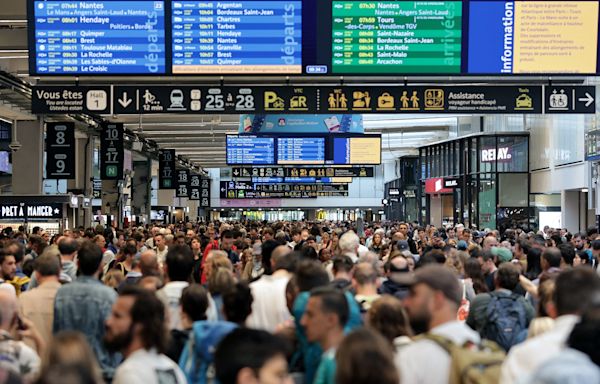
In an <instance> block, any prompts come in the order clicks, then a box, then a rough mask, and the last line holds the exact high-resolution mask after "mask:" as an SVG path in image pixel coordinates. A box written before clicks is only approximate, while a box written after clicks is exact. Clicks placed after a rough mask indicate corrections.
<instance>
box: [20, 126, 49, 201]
mask: <svg viewBox="0 0 600 384" xmlns="http://www.w3.org/2000/svg"><path fill="white" fill-rule="evenodd" d="M15 124H16V125H17V126H16V129H15V132H17V136H16V141H19V142H20V143H21V148H19V149H18V150H17V151H16V152H14V153H13V155H12V166H13V176H12V191H13V194H15V195H41V194H42V186H43V184H42V183H43V180H42V179H43V176H44V173H43V169H44V168H43V167H44V123H43V122H42V120H41V119H38V120H35V121H17V122H15ZM14 139H15V138H13V140H14Z"/></svg>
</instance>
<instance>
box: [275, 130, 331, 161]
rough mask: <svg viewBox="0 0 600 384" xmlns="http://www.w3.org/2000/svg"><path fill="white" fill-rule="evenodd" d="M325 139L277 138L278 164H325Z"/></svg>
mask: <svg viewBox="0 0 600 384" xmlns="http://www.w3.org/2000/svg"><path fill="white" fill-rule="evenodd" d="M324 163H325V138H323V137H290V138H288V137H281V138H277V164H324Z"/></svg>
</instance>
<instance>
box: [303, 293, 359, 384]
mask: <svg viewBox="0 0 600 384" xmlns="http://www.w3.org/2000/svg"><path fill="white" fill-rule="evenodd" d="M344 295H346V299H347V300H348V306H349V308H350V316H349V317H348V322H347V323H346V326H345V327H344V332H345V333H348V332H350V331H352V330H353V329H354V328H357V327H360V326H361V325H362V317H361V316H360V307H359V306H358V303H357V302H356V300H355V299H354V296H352V294H351V293H350V292H344ZM309 297H310V292H301V293H300V294H299V295H298V297H296V300H295V301H294V307H293V309H292V312H293V315H294V322H295V324H296V337H297V339H298V350H297V351H296V353H295V354H294V356H293V357H292V359H293V360H294V361H298V360H299V359H302V361H303V362H304V370H305V373H304V383H306V384H313V380H314V379H315V375H316V373H317V368H318V367H319V364H320V363H321V355H322V354H323V350H322V349H321V346H320V345H319V344H317V343H310V342H308V340H307V339H306V332H305V331H304V327H302V326H301V325H300V319H302V315H304V311H306V304H308V298H309ZM294 361H293V362H292V365H293V364H294Z"/></svg>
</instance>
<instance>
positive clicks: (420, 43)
mask: <svg viewBox="0 0 600 384" xmlns="http://www.w3.org/2000/svg"><path fill="white" fill-rule="evenodd" d="M332 7H333V11H332V15H331V16H332V28H331V32H332V72H333V73H394V74H395V73H398V72H401V73H460V68H461V37H462V3H461V2H460V1H333V4H332Z"/></svg>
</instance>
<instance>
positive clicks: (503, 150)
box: [481, 147, 512, 163]
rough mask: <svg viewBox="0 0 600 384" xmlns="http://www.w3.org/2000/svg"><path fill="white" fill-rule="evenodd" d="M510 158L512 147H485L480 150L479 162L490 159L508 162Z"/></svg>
mask: <svg viewBox="0 0 600 384" xmlns="http://www.w3.org/2000/svg"><path fill="white" fill-rule="evenodd" d="M511 160H512V149H511V148H510V147H498V150H496V148H487V149H482V150H481V162H482V163H490V162H492V161H500V162H510V161H511Z"/></svg>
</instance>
